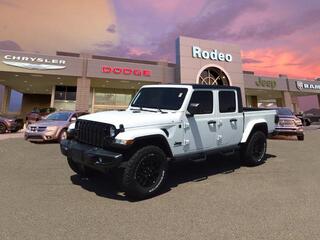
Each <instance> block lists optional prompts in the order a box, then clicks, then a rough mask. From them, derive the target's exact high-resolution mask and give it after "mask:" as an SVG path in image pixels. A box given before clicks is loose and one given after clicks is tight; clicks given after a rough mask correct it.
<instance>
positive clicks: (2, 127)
mask: <svg viewBox="0 0 320 240" xmlns="http://www.w3.org/2000/svg"><path fill="white" fill-rule="evenodd" d="M6 131H7V127H6V125H5V124H4V123H0V134H2V133H5V132H6Z"/></svg>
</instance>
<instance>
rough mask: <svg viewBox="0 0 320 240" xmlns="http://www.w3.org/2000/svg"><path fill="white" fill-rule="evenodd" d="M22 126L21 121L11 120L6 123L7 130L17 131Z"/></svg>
mask: <svg viewBox="0 0 320 240" xmlns="http://www.w3.org/2000/svg"><path fill="white" fill-rule="evenodd" d="M22 128H23V123H19V122H11V123H9V124H8V130H9V131H19V130H20V129H22Z"/></svg>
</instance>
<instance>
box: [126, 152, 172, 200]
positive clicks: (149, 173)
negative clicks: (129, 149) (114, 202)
mask: <svg viewBox="0 0 320 240" xmlns="http://www.w3.org/2000/svg"><path fill="white" fill-rule="evenodd" d="M167 166H168V163H167V158H166V155H165V153H164V152H163V151H162V149H160V148H159V147H156V146H146V147H143V148H141V149H139V150H138V151H137V152H136V153H135V154H134V155H133V156H132V157H131V158H130V159H129V161H128V163H127V166H126V168H125V169H124V173H123V180H122V185H123V187H124V191H125V193H126V195H127V196H129V197H133V198H136V199H145V198H148V197H151V196H152V195H154V194H155V193H156V192H157V191H159V189H160V188H161V187H162V185H163V183H164V182H165V179H166V177H167Z"/></svg>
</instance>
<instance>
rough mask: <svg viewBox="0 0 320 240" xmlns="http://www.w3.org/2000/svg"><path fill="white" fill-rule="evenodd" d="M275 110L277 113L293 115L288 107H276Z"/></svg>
mask: <svg viewBox="0 0 320 240" xmlns="http://www.w3.org/2000/svg"><path fill="white" fill-rule="evenodd" d="M277 112H278V114H279V115H288V116H291V115H293V113H292V112H291V110H290V109H288V108H278V109H277Z"/></svg>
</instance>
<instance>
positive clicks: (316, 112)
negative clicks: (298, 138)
mask: <svg viewBox="0 0 320 240" xmlns="http://www.w3.org/2000/svg"><path fill="white" fill-rule="evenodd" d="M296 116H297V117H298V118H299V119H300V120H301V121H302V123H303V125H304V126H310V125H311V124H312V123H320V109H317V108H312V109H310V110H308V111H305V112H304V113H299V114H296Z"/></svg>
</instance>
